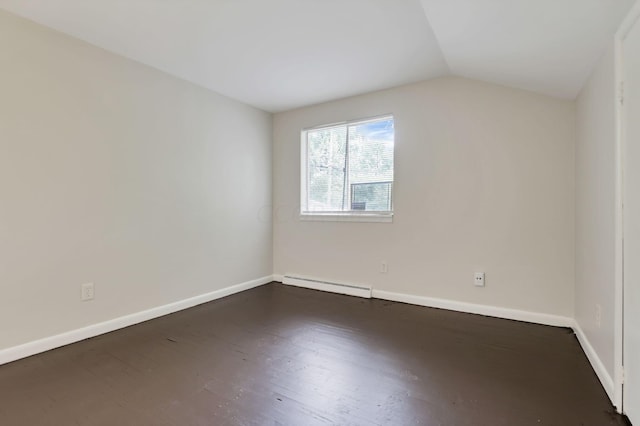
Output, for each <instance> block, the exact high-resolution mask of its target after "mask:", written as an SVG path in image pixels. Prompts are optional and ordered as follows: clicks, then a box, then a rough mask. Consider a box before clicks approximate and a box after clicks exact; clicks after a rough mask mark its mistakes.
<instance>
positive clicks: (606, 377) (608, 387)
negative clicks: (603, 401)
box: [573, 321, 616, 405]
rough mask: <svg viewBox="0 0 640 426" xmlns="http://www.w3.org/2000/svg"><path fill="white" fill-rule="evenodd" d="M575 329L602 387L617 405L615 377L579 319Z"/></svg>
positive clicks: (575, 323) (574, 325) (575, 322)
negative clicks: (583, 329)
mask: <svg viewBox="0 0 640 426" xmlns="http://www.w3.org/2000/svg"><path fill="white" fill-rule="evenodd" d="M573 330H574V331H575V333H576V337H577V338H578V342H580V346H582V350H583V351H584V353H585V355H587V359H588V360H589V362H590V363H591V367H592V368H593V370H594V371H595V372H596V375H597V376H598V379H600V383H602V387H603V388H604V390H605V392H607V395H608V396H609V399H610V400H611V402H612V403H613V405H616V404H615V400H614V394H615V384H614V382H613V377H611V375H610V374H609V372H608V371H607V368H606V367H605V366H604V363H603V362H602V360H601V359H600V357H599V356H598V353H597V352H596V350H595V349H593V346H591V342H589V339H588V338H587V335H586V334H584V331H582V328H581V327H580V324H579V323H578V321H574V324H573Z"/></svg>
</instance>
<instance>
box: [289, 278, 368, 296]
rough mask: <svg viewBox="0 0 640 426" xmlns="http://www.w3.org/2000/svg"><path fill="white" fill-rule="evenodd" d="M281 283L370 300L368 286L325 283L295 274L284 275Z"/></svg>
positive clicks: (321, 280)
mask: <svg viewBox="0 0 640 426" xmlns="http://www.w3.org/2000/svg"><path fill="white" fill-rule="evenodd" d="M282 283H283V284H287V285H293V286H296V287H304V288H310V289H312V290H320V291H326V292H329V293H338V294H346V295H347V296H357V297H364V298H367V299H370V298H371V286H368V285H362V284H351V283H345V282H335V281H327V280H323V279H319V278H312V277H303V276H300V275H295V274H287V275H285V276H284V277H283V280H282Z"/></svg>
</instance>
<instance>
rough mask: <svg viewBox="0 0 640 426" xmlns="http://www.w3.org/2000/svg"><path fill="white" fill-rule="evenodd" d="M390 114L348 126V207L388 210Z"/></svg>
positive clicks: (390, 140) (390, 186)
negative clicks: (375, 119)
mask: <svg viewBox="0 0 640 426" xmlns="http://www.w3.org/2000/svg"><path fill="white" fill-rule="evenodd" d="M393 145H394V125H393V118H388V119H384V120H378V121H371V122H366V123H361V124H355V125H352V126H349V184H350V188H349V190H350V192H351V195H350V201H351V206H350V208H351V210H366V211H391V206H392V204H391V203H392V199H391V193H392V184H393Z"/></svg>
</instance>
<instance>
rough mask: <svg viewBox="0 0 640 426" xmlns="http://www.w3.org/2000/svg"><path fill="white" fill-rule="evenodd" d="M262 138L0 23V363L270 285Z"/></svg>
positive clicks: (231, 113)
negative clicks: (88, 329) (84, 292)
mask: <svg viewBox="0 0 640 426" xmlns="http://www.w3.org/2000/svg"><path fill="white" fill-rule="evenodd" d="M271 134H272V129H271V116H270V115H269V114H267V113H264V112H262V111H259V110H257V109H254V108H251V107H248V106H246V105H243V104H241V103H238V102H236V101H233V100H230V99H227V98H224V97H222V96H220V95H217V94H215V93H212V92H210V91H207V90H205V89H202V88H199V87H197V86H194V85H192V84H189V83H186V82H184V81H181V80H178V79H175V78H173V77H170V76H168V75H166V74H163V73H161V72H159V71H156V70H154V69H151V68H148V67H146V66H143V65H140V64H137V63H135V62H132V61H129V60H126V59H124V58H121V57H118V56H115V55H113V54H110V53H107V52H105V51H103V50H100V49H98V48H95V47H92V46H90V45H88V44H85V43H82V42H80V41H78V40H75V39H72V38H70V37H67V36H64V35H61V34H59V33H56V32H53V31H51V30H48V29H45V28H44V27H41V26H38V25H36V24H33V23H30V22H28V21H25V20H22V19H19V18H17V17H15V16H13V15H10V14H8V13H6V12H3V11H0V349H2V348H8V347H11V346H14V345H18V344H21V343H25V342H29V341H32V340H34V339H39V338H42V337H45V336H51V335H54V334H57V333H61V332H64V331H67V330H72V329H76V328H79V327H82V326H85V325H89V324H94V323H97V322H100V321H105V320H108V319H111V318H115V317H119V316H121V315H125V314H129V313H133V312H138V311H140V310H144V309H147V308H150V307H155V306H159V305H163V304H166V303H169V302H173V301H177V300H180V299H184V298H187V297H190V296H194V295H199V294H203V293H207V292H210V291H212V290H216V289H219V288H222V287H226V286H229V285H233V284H238V283H241V282H245V281H248V280H252V279H256V278H259V277H263V276H269V275H271V273H272V229H271V228H272V226H271V217H270V207H269V206H270V204H271V163H272V159H271V148H272V147H271ZM84 282H94V283H95V285H96V297H95V300H94V301H91V302H84V303H83V302H80V285H81V284H82V283H84Z"/></svg>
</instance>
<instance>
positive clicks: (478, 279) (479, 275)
mask: <svg viewBox="0 0 640 426" xmlns="http://www.w3.org/2000/svg"><path fill="white" fill-rule="evenodd" d="M473 285H475V286H476V287H484V272H476V273H475V275H474V276H473Z"/></svg>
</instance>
